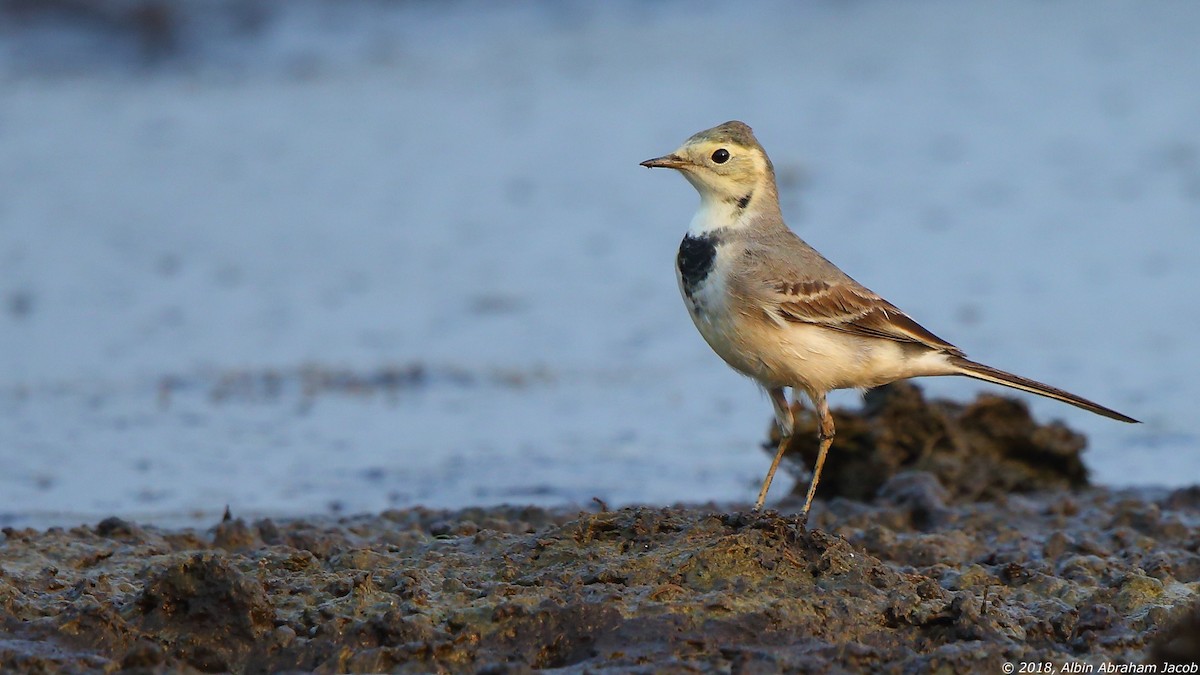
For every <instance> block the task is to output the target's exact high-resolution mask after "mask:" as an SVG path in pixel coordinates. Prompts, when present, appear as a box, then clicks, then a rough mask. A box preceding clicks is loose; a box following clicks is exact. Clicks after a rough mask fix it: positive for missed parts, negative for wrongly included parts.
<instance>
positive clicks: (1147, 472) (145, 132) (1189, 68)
mask: <svg viewBox="0 0 1200 675" xmlns="http://www.w3.org/2000/svg"><path fill="white" fill-rule="evenodd" d="M1197 29H1200V4H1198V3H1194V2H1182V1H1181V2H1156V3H1143V2H1136V1H1133V0H1130V1H1115V0H1060V1H1059V2H1052V3H1047V2H1035V1H1026V2H1009V3H994V2H985V1H983V0H980V1H965V0H923V1H914V2H906V3H893V2H887V1H884V0H876V1H857V2H851V1H832V0H830V1H826V2H806V3H793V2H762V3H739V4H736V5H732V4H731V5H725V4H720V3H688V2H682V1H679V2H649V1H638V2H635V1H631V0H627V1H614V2H606V3H589V2H539V3H494V2H481V1H477V2H473V1H468V0H460V1H458V2H432V1H429V2H421V1H416V0H410V1H400V0H395V1H382V0H378V1H368V0H354V1H348V0H336V1H335V0H286V1H285V0H261V1H258V2H246V1H241V0H237V1H235V0H203V1H202V0H191V1H189V0H178V1H174V2H171V1H167V0H0V466H2V467H3V468H2V469H0V521H2V522H5V523H18V524H20V523H32V524H39V525H47V524H73V523H76V522H81V521H88V520H95V519H97V518H100V517H104V516H107V515H113V514H116V515H121V516H124V517H129V518H138V519H142V520H150V521H157V522H179V521H187V520H190V519H201V520H202V519H207V518H214V517H216V515H217V514H219V513H220V512H221V510H223V509H224V507H225V506H226V505H229V506H230V507H231V508H232V509H233V510H234V512H235V513H236V514H238V515H256V514H262V515H277V516H279V515H306V514H315V513H329V512H335V513H336V512H354V511H376V510H381V509H386V508H391V507H403V506H411V505H415V504H425V505H429V506H465V505H476V504H491V503H498V502H518V503H537V504H576V503H577V504H585V503H587V502H588V501H589V500H590V499H591V498H592V497H599V498H602V499H605V500H607V501H608V502H609V503H610V504H612V505H618V504H625V503H632V502H645V503H670V502H675V501H686V502H704V501H708V500H718V501H738V502H746V501H748V500H750V499H752V498H753V496H754V494H755V489H756V487H757V484H758V481H759V480H761V477H762V474H763V472H764V470H765V468H766V465H767V461H768V457H767V455H766V454H765V453H763V452H761V451H760V450H758V449H757V448H758V444H759V443H760V442H761V440H762V439H763V436H764V432H765V429H766V426H767V423H768V421H769V419H770V405H769V403H768V402H767V400H766V399H765V397H764V396H763V395H761V394H760V393H758V392H757V390H756V389H755V387H754V386H753V384H752V383H751V382H749V381H747V380H743V379H741V378H740V377H738V376H737V375H735V374H733V373H732V372H731V371H729V370H728V369H727V368H726V367H725V366H724V365H723V364H722V363H721V362H720V361H719V360H718V359H717V358H715V357H714V356H713V355H712V354H711V353H710V351H709V349H708V347H707V346H706V345H705V344H704V343H703V341H702V340H701V338H700V337H699V336H698V334H697V333H696V332H695V330H694V329H693V328H692V326H691V324H690V321H689V320H688V318H687V315H686V312H685V311H684V308H683V306H682V303H681V302H680V300H679V298H678V296H677V291H676V288H675V280H674V273H673V270H672V264H673V259H674V254H675V249H676V246H677V244H678V240H679V239H680V237H681V236H682V234H683V231H684V229H685V228H686V225H687V222H688V220H689V218H690V216H691V213H692V211H693V209H694V208H695V205H696V201H697V199H696V196H695V194H694V191H693V190H692V188H691V187H690V186H688V185H687V184H686V183H685V182H684V181H683V180H681V179H680V178H679V177H677V176H674V175H670V174H667V173H659V172H654V173H651V172H647V171H646V170H645V169H641V168H640V167H638V162H639V161H641V160H643V159H646V158H648V157H652V156H656V155H660V154H663V153H665V152H667V151H669V150H672V149H674V148H675V147H676V146H677V145H678V144H679V143H680V142H681V141H682V140H683V139H684V138H686V137H687V136H689V135H690V134H692V133H693V132H695V131H698V130H700V129H703V128H706V127H709V126H712V125H714V124H717V123H720V122H723V121H726V120H728V119H741V120H744V121H746V122H748V123H749V124H751V125H752V126H753V127H754V128H755V130H756V132H757V133H758V136H759V138H760V140H761V141H762V142H763V143H764V145H765V146H766V147H767V149H768V151H769V152H770V153H771V155H772V158H773V159H774V161H775V164H776V167H777V168H778V171H779V177H780V188H781V193H782V199H783V206H784V211H785V215H786V216H787V217H788V219H789V222H790V224H791V225H792V227H793V228H794V229H795V230H796V231H797V232H798V233H799V234H800V235H801V236H803V237H804V238H806V239H807V240H808V241H809V242H810V243H812V244H813V245H814V246H816V247H817V248H818V249H820V250H821V251H822V252H824V253H825V254H826V255H827V256H828V257H830V258H831V259H832V260H834V261H835V262H837V263H838V264H839V265H840V266H841V267H842V268H843V269H845V270H846V271H847V272H849V273H850V274H851V275H853V276H855V277H856V278H858V279H859V280H860V281H862V282H864V283H865V284H867V285H868V286H870V287H871V288H873V289H874V290H876V291H878V292H880V293H881V294H883V295H884V296H886V297H888V298H889V299H890V300H892V301H893V302H895V303H896V304H898V305H899V306H901V307H902V308H905V309H906V310H907V311H908V312H909V313H910V314H912V315H913V316H914V317H915V318H917V320H918V321H920V322H922V323H923V324H925V325H926V326H928V327H929V328H931V329H932V330H933V331H934V332H936V333H938V334H939V335H942V336H943V337H946V338H948V339H950V340H951V341H953V342H956V343H957V344H959V345H960V346H961V347H963V348H964V349H966V351H967V352H968V353H969V354H970V355H971V356H972V357H974V358H976V359H978V360H981V361H984V362H986V363H990V364H993V365H996V366H999V367H1002V368H1005V369H1009V370H1013V371H1015V372H1018V373H1021V374H1024V375H1028V376H1031V377H1034V378H1037V379H1041V380H1043V381H1046V382H1050V383H1053V384H1056V385H1059V386H1062V387H1064V388H1067V389H1069V390H1072V391H1075V392H1078V393H1080V394H1083V395H1085V396H1088V397H1091V398H1094V399H1096V400H1097V401H1100V402H1102V403H1104V404H1106V405H1109V406H1112V407H1115V408H1117V409H1119V410H1122V411H1124V412H1127V413H1129V414H1131V415H1133V416H1135V417H1139V418H1141V419H1143V420H1144V421H1145V424H1143V425H1139V426H1126V425H1120V424H1117V423H1114V422H1111V421H1109V420H1105V419H1101V418H1099V417H1094V416H1091V415H1089V414H1087V413H1085V412H1082V411H1078V410H1075V409H1073V408H1070V407H1067V406H1063V405H1061V404H1056V403H1054V402H1050V401H1044V400H1040V399H1033V398H1029V399H1028V400H1029V402H1030V404H1031V406H1032V407H1033V409H1034V411H1035V413H1036V414H1037V415H1038V416H1039V417H1040V418H1043V419H1049V418H1061V419H1063V420H1065V421H1066V422H1067V423H1069V424H1070V425H1072V426H1074V427H1076V428H1078V429H1080V430H1082V431H1084V432H1085V433H1086V434H1088V436H1089V437H1090V439H1091V446H1090V448H1091V449H1090V451H1089V453H1088V455H1087V459H1088V461H1089V463H1090V466H1091V467H1092V468H1093V472H1094V479H1095V480H1097V481H1099V482H1102V483H1107V484H1112V485H1167V486H1177V485H1183V484H1190V483H1193V482H1195V481H1196V477H1197V476H1198V475H1200V471H1198V469H1200V453H1198V451H1197V443H1196V441H1197V436H1198V434H1200V414H1197V411H1196V408H1197V402H1198V400H1200V396H1198V394H1200V382H1198V380H1197V375H1198V374H1200V373H1198V372H1197V371H1198V369H1197V364H1198V363H1200V359H1198V358H1197V357H1196V353H1195V345H1196V335H1197V334H1200V304H1198V303H1197V289H1198V287H1200V271H1198V265H1197V262H1198V260H1197V258H1198V254H1200V87H1198V86H1197V83H1198V82H1200V42H1198V41H1197V40H1196V34H1197ZM924 386H925V388H926V391H927V392H929V393H930V394H931V395H935V396H943V397H952V398H956V399H961V400H967V399H969V398H970V397H972V396H973V395H974V394H975V392H977V391H980V390H984V389H987V388H988V387H987V386H986V385H982V384H980V383H975V382H972V381H966V380H959V379H942V380H938V381H930V380H925V381H924ZM857 402H858V397H857V395H856V394H854V393H852V392H850V393H845V392H843V393H841V394H838V395H837V396H835V400H834V403H835V405H848V406H853V405H857ZM831 461H836V458H834V459H833V460H831ZM776 486H777V487H776V489H775V491H774V492H773V495H779V494H782V493H783V492H784V490H785V489H786V488H787V481H783V482H777V483H776Z"/></svg>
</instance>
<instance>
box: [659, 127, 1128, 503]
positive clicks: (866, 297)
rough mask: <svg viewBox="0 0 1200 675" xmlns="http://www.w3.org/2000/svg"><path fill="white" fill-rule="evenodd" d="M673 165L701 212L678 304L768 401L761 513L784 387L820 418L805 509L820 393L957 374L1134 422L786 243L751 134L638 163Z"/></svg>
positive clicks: (716, 138)
mask: <svg viewBox="0 0 1200 675" xmlns="http://www.w3.org/2000/svg"><path fill="white" fill-rule="evenodd" d="M642 166H645V167H648V168H656V167H663V168H668V169H675V170H677V171H679V172H680V173H682V174H683V177H684V178H686V179H688V182H690V183H691V184H692V185H693V186H694V187H695V188H696V190H697V191H698V192H699V193H700V208H699V210H697V211H696V215H695V216H693V217H692V223H691V226H690V227H689V228H688V232H687V236H685V237H684V238H683V243H682V244H680V246H679V254H678V256H677V257H676V259H675V270H676V277H677V279H678V281H679V290H680V292H681V293H682V294H683V301H684V303H685V304H686V305H687V308H688V313H690V314H691V316H692V321H694V322H695V324H696V328H697V329H699V331H700V334H701V335H703V336H704V339H705V340H706V341H707V342H708V344H709V346H711V347H712V348H713V351H715V352H716V353H717V355H718V356H720V357H721V358H722V359H724V360H725V362H726V363H728V364H729V365H730V366H731V367H732V368H733V369H734V370H736V371H738V372H740V373H742V374H743V375H747V376H749V377H751V378H753V379H754V380H756V381H757V382H758V383H759V384H760V385H761V386H762V387H763V388H764V389H766V391H767V393H768V394H770V396H771V402H772V404H774V407H775V419H776V421H777V422H778V424H779V431H780V442H779V450H778V451H777V452H776V453H775V459H774V461H772V462H771V468H770V469H769V470H768V471H767V477H766V479H765V480H764V481H763V484H762V490H760V491H759V493H758V501H757V502H755V505H754V508H755V510H758V509H761V508H762V505H763V501H764V500H765V499H766V497H767V490H768V489H769V488H770V487H771V479H772V478H773V477H774V475H775V469H776V468H778V466H779V460H780V459H781V458H782V457H783V452H784V449H785V448H786V447H787V445H788V439H789V438H790V436H791V434H792V429H793V420H792V411H791V407H790V406H789V405H788V400H787V393H786V392H785V391H784V389H785V388H786V387H791V388H792V389H793V392H798V391H803V392H804V393H806V394H808V397H809V399H811V400H812V403H813V407H814V408H815V409H816V412H817V416H818V418H819V427H818V429H819V431H818V436H819V440H820V449H819V451H818V452H817V462H816V465H815V466H814V468H813V477H812V483H811V484H810V485H809V488H808V496H807V498H806V499H805V500H804V511H803V512H802V517H806V516H807V514H808V509H809V506H810V505H811V504H812V500H813V495H814V494H815V493H816V491H817V482H818V481H819V480H820V478H821V467H822V466H823V465H824V463H825V455H826V453H827V452H828V451H829V446H830V445H831V444H832V443H833V435H834V426H833V417H832V416H831V415H830V414H829V405H828V403H827V402H826V400H825V397H826V395H827V394H828V393H829V392H830V391H833V390H834V389H848V388H856V389H863V390H865V389H869V388H871V387H877V386H879V385H881V384H887V383H889V382H895V381H896V380H902V379H905V378H909V377H918V376H924V375H966V376H968V377H974V378H976V379H980V380H985V381H987V382H994V383H996V384H1002V385H1004V386H1006V387H1012V388H1014V389H1020V390H1022V391H1028V392H1032V393H1034V394H1040V395H1042V396H1047V397H1049V398H1053V399H1057V400H1059V401H1064V402H1066V403H1070V404H1071V405H1075V406H1079V407H1080V408H1083V409H1084V410H1090V411H1092V412H1094V413H1096V414H1099V415H1104V416H1105V417H1111V418H1112V419H1115V420H1120V421H1122V422H1137V420H1135V419H1133V418H1132V417H1128V416H1126V415H1122V414H1121V413H1119V412H1117V411H1115V410H1110V409H1109V408H1105V407H1104V406H1102V405H1099V404H1097V403H1093V402H1091V401H1089V400H1087V399H1085V398H1081V397H1079V396H1076V395H1074V394H1071V393H1069V392H1066V391H1063V390H1062V389H1056V388H1055V387H1051V386H1049V385H1045V384H1042V383H1041V382H1035V381H1033V380H1030V379H1026V378H1024V377H1021V376H1019V375H1013V374H1012V373H1006V372H1004V371H1003V370H997V369H995V368H992V367H990V366H985V365H983V364H981V363H975V362H974V361H970V360H968V359H967V358H966V356H965V355H964V354H963V352H962V350H960V349H959V348H958V347H955V346H954V345H952V344H950V343H949V342H946V341H945V340H943V339H941V338H940V337H938V336H936V335H934V334H933V333H931V332H929V331H928V330H926V329H925V328H923V327H921V326H920V325H919V324H918V323H917V322H916V321H913V320H912V319H910V318H909V317H908V315H906V314H905V313H904V312H901V311H900V310H899V309H897V308H896V306H895V305H893V304H891V303H890V302H888V301H887V300H884V299H883V298H881V297H879V296H878V295H876V294H875V293H872V292H871V291H870V290H868V289H867V288H866V287H865V286H863V285H862V284H860V283H858V282H857V281H855V280H854V279H851V278H850V277H849V276H847V275H846V274H845V273H844V272H842V271H841V270H840V269H838V268H837V267H836V266H835V265H834V264H833V263H831V262H829V261H828V260H826V259H825V258H824V257H822V256H821V254H820V253H817V252H816V251H815V250H813V248H812V247H811V246H809V245H808V244H806V243H805V242H804V241H803V240H802V239H800V238H799V237H797V236H796V235H795V234H794V233H793V232H792V231H791V230H790V229H788V227H787V225H786V224H784V222H783V215H782V214H781V212H780V210H779V192H778V189H777V188H776V186H775V169H774V167H773V166H772V165H771V160H770V159H768V158H767V153H766V152H765V151H764V150H763V148H762V146H761V145H759V144H758V140H757V139H755V138H754V133H753V132H752V131H751V130H750V127H748V126H746V125H745V124H743V123H741V122H726V123H725V124H722V125H720V126H718V127H714V128H712V129H709V130H707V131H701V132H700V133H698V134H696V135H695V136H692V137H691V138H689V139H688V140H687V141H686V142H684V144H683V145H682V146H680V147H679V149H678V150H676V151H675V152H673V153H671V154H669V155H665V156H663V157H657V158H655V159H648V160H646V161H644V162H642Z"/></svg>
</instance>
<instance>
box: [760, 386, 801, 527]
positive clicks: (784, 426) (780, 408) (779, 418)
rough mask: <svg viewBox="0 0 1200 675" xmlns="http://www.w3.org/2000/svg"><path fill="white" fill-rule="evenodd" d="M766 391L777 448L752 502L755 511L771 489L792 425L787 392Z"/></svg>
mask: <svg viewBox="0 0 1200 675" xmlns="http://www.w3.org/2000/svg"><path fill="white" fill-rule="evenodd" d="M767 393H768V394H770V395H771V405H773V406H775V421H776V422H777V423H778V424H779V450H777V451H776V452H775V459H773V460H772V461H771V468H770V469H768V470H767V477H766V479H764V480H763V484H762V489H761V490H759V491H758V501H756V502H754V510H755V511H761V510H762V507H763V502H765V501H766V500H767V490H770V489H771V481H772V480H774V479H775V470H776V469H778V468H779V460H781V459H783V453H784V451H785V450H787V446H788V441H790V440H791V438H792V429H793V427H794V421H793V419H792V407H791V406H790V405H788V400H787V393H785V392H784V391H783V387H777V388H775V389H769V390H767Z"/></svg>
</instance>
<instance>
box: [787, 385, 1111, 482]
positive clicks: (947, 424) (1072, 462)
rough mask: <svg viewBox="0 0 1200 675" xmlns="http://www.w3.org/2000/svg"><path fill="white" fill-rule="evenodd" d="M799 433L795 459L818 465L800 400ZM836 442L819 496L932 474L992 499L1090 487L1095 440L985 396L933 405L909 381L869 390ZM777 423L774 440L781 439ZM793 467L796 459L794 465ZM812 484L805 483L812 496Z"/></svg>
mask: <svg viewBox="0 0 1200 675" xmlns="http://www.w3.org/2000/svg"><path fill="white" fill-rule="evenodd" d="M793 412H794V413H795V415H796V431H795V434H793V436H792V439H791V443H790V445H789V446H788V451H787V454H785V455H784V457H785V459H786V458H792V459H793V466H795V463H796V462H797V458H798V462H799V463H802V464H803V466H805V467H811V466H812V465H813V463H814V462H815V461H816V457H817V421H816V416H815V415H814V414H813V413H812V411H811V410H809V409H808V407H807V406H794V407H793ZM833 417H834V423H835V424H836V426H837V435H836V437H835V438H834V441H833V447H832V448H831V450H830V453H829V457H828V458H827V459H826V461H825V468H824V470H823V471H822V473H821V485H820V488H819V490H818V492H817V497H818V498H819V499H820V498H824V499H830V498H832V497H846V498H849V499H858V500H872V499H875V498H876V497H877V496H878V494H879V489H880V488H881V487H882V486H883V485H884V483H886V482H888V480H889V479H891V478H892V477H893V476H895V475H896V474H898V473H900V472H903V471H922V472H927V473H929V474H932V475H933V476H934V477H935V478H936V479H937V482H938V483H940V484H941V485H942V487H943V488H945V490H946V498H947V500H948V501H949V502H952V503H958V502H970V501H979V500H992V499H996V498H998V497H1000V496H1001V495H1005V494H1008V493H1011V492H1034V491H1038V490H1061V489H1075V488H1080V487H1083V486H1086V485H1087V484H1088V478H1087V468H1086V467H1085V466H1084V464H1083V459H1082V456H1081V455H1082V453H1083V449H1084V447H1085V446H1086V445H1087V439H1085V438H1084V437H1083V436H1082V435H1081V434H1078V433H1076V432H1074V431H1072V430H1070V429H1068V428H1067V427H1066V426H1064V425H1063V424H1062V423H1060V422H1052V423H1050V424H1038V423H1037V422H1035V421H1034V420H1033V418H1032V417H1031V416H1030V415H1029V409H1028V408H1027V407H1026V406H1025V404H1023V403H1021V402H1020V401H1017V400H1015V399H1010V398H1004V397H1000V396H993V395H983V396H980V397H979V398H978V399H976V400H975V401H974V402H973V403H971V404H969V405H962V404H958V403H953V402H950V401H932V402H929V401H926V400H925V398H924V396H922V394H921V390H920V389H919V388H917V387H916V386H915V385H913V384H911V383H907V382H901V383H897V384H893V385H888V386H885V387H879V388H877V389H873V390H871V391H870V392H868V393H867V395H866V398H865V405H864V408H863V411H862V412H861V413H859V412H855V411H847V410H841V409H838V410H834V411H833ZM778 438H779V435H778V430H776V429H775V428H774V424H772V428H771V431H770V438H769V439H768V442H767V443H766V444H765V447H766V448H767V450H768V452H770V453H771V454H772V455H773V454H774V453H775V448H776V447H777V444H778V442H779V441H778ZM785 465H786V464H785ZM807 490H808V481H807V480H801V481H799V482H798V483H797V485H796V488H795V493H796V494H799V495H800V496H801V497H803V495H804V492H806V491H807Z"/></svg>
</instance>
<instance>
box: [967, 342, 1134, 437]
mask: <svg viewBox="0 0 1200 675" xmlns="http://www.w3.org/2000/svg"><path fill="white" fill-rule="evenodd" d="M950 363H951V364H953V365H954V366H957V367H958V369H959V371H958V372H959V373H961V374H963V375H966V376H968V377H973V378H975V379H977V380H983V381H985V382H992V383H995V384H1002V385H1004V386H1006V387H1012V388H1013V389H1020V390H1021V391H1027V392H1029V393H1031V394H1038V395H1040V396H1045V397H1047V398H1052V399H1054V400H1056V401H1062V402H1063V403H1070V404H1071V405H1073V406H1078V407H1080V408H1083V409H1084V410H1090V411H1092V412H1094V413H1096V414H1097V415H1104V416H1105V417H1110V418H1112V419H1114V420H1120V421H1122V422H1131V423H1134V424H1137V423H1138V420H1135V419H1133V418H1132V417H1130V416H1128V415H1122V414H1121V413H1119V412H1117V411H1116V410H1113V409H1111V408H1105V407H1104V406H1102V405H1100V404H1099V403H1093V402H1091V401H1089V400H1087V399H1086V398H1083V397H1081V396H1076V395H1075V394H1072V393H1071V392H1068V391H1063V390H1062V389H1059V388H1057V387H1051V386H1050V385H1048V384H1042V383H1041V382H1037V381H1034V380H1031V379H1029V378H1026V377H1021V376H1020V375H1013V374H1012V373H1006V372H1004V371H1003V370H998V369H996V368H992V367H991V366H985V365H983V364H982V363H975V362H974V361H970V360H968V359H964V358H962V357H958V356H955V357H951V359H950Z"/></svg>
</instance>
